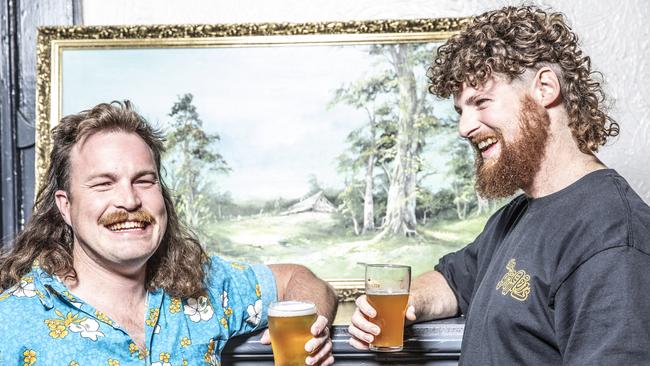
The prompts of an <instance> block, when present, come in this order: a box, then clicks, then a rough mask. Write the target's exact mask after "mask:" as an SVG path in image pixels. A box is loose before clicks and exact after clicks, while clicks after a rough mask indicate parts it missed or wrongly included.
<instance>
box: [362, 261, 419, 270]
mask: <svg viewBox="0 0 650 366" xmlns="http://www.w3.org/2000/svg"><path fill="white" fill-rule="evenodd" d="M365 265H366V267H384V268H408V269H409V270H411V266H407V265H404V264H383V263H366V264H365Z"/></svg>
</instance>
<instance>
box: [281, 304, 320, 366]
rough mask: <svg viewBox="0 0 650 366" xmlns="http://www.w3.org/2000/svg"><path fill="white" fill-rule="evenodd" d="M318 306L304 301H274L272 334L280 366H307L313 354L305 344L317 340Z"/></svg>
mask: <svg viewBox="0 0 650 366" xmlns="http://www.w3.org/2000/svg"><path fill="white" fill-rule="evenodd" d="M316 317H317V315H316V305H314V304H313V303H311V302H302V301H280V302H272V303H271V305H270V306H269V332H270V333H271V347H272V348H273V361H274V363H275V365H276V366H304V365H305V359H306V358H307V356H308V355H309V353H308V352H307V351H305V344H306V343H307V341H308V340H309V339H311V338H312V337H313V335H312V334H311V326H312V325H313V324H314V322H315V321H316Z"/></svg>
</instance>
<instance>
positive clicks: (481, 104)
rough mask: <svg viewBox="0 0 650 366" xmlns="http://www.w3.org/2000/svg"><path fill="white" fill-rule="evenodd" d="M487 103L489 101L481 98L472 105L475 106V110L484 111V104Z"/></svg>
mask: <svg viewBox="0 0 650 366" xmlns="http://www.w3.org/2000/svg"><path fill="white" fill-rule="evenodd" d="M489 101H490V100H489V99H487V98H481V99H478V100H477V101H476V102H475V103H474V105H476V108H477V109H484V108H486V107H487V105H486V104H487V102H489Z"/></svg>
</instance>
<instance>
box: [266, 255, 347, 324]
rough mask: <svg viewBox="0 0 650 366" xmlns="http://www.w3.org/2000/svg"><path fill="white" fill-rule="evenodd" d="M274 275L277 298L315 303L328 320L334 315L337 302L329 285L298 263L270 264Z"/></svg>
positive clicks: (320, 313)
mask: <svg viewBox="0 0 650 366" xmlns="http://www.w3.org/2000/svg"><path fill="white" fill-rule="evenodd" d="M269 268H270V269H271V271H272V272H273V275H274V276H275V283H276V285H277V291H278V300H279V301H284V300H303V301H311V302H313V303H314V304H316V309H317V310H316V311H317V312H318V314H319V315H323V316H324V317H326V318H327V320H329V322H330V324H331V322H332V321H333V320H334V316H335V315H336V308H337V306H338V302H337V299H336V293H335V292H334V289H333V288H332V286H331V285H329V284H328V283H327V282H325V281H323V280H321V279H319V278H318V277H316V276H315V275H314V274H313V273H312V272H311V271H310V270H309V269H307V268H306V267H304V266H301V265H298V264H270V265H269Z"/></svg>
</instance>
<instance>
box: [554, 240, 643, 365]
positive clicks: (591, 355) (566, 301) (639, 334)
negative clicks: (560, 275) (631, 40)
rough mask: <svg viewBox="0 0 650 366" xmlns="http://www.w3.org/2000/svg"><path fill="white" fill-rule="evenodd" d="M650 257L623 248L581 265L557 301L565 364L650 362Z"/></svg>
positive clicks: (560, 338) (571, 276) (556, 323)
mask: <svg viewBox="0 0 650 366" xmlns="http://www.w3.org/2000/svg"><path fill="white" fill-rule="evenodd" d="M648 268H650V255H648V254H647V253H644V252H641V251H639V250H637V249H635V248H632V247H627V246H621V247H615V248H610V249H606V250H604V251H601V252H599V253H597V254H596V255H594V256H592V257H591V258H589V259H588V260H587V261H585V262H584V263H582V264H581V265H580V266H579V267H578V268H577V269H576V270H575V271H574V272H573V273H572V274H571V275H570V276H569V277H568V278H567V279H566V280H565V281H564V282H563V283H562V285H561V286H560V287H559V289H558V291H557V293H556V295H555V301H554V309H555V316H554V320H555V329H556V334H557V339H558V347H559V349H560V352H561V353H562V357H563V360H564V362H563V363H564V364H565V365H641V364H647V362H648V360H650V348H649V347H648V345H650V331H649V329H650V306H648V304H650V276H648V275H647V271H648Z"/></svg>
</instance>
